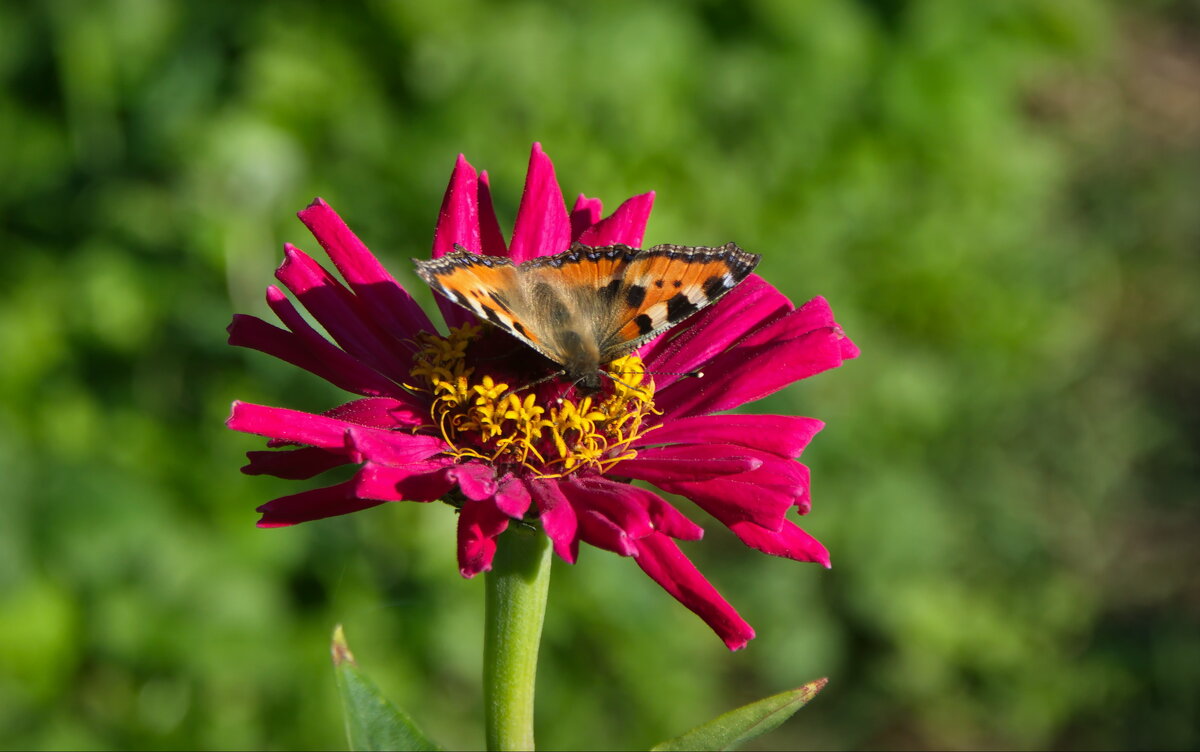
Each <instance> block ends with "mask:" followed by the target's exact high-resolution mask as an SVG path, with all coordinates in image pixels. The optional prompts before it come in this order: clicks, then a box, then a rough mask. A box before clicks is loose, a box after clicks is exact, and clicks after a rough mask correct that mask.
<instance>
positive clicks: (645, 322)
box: [633, 313, 654, 334]
mask: <svg viewBox="0 0 1200 752" xmlns="http://www.w3.org/2000/svg"><path fill="white" fill-rule="evenodd" d="M633 323H634V324H635V325H636V326H637V328H638V334H649V333H650V332H652V331H653V330H654V321H653V320H651V318H650V317H649V316H647V315H646V314H644V313H643V314H641V315H639V316H638V317H637V318H635V319H634V320H633Z"/></svg>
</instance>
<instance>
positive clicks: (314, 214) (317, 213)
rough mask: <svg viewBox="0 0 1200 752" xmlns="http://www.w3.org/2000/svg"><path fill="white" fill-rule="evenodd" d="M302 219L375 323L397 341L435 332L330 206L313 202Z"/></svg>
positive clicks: (304, 211) (417, 308) (413, 302)
mask: <svg viewBox="0 0 1200 752" xmlns="http://www.w3.org/2000/svg"><path fill="white" fill-rule="evenodd" d="M299 217H300V221H301V222H303V223H304V224H305V226H306V227H308V229H309V231H310V232H311V233H312V234H313V237H315V238H316V239H317V242H319V243H320V244H321V247H322V248H324V249H325V252H326V253H328V254H329V258H330V259H331V260H332V261H333V263H334V266H336V267H337V268H338V271H339V272H341V274H342V277H344V278H345V280H346V282H348V283H349V284H350V289H352V290H354V292H355V294H356V295H358V297H359V298H360V299H361V300H362V301H363V305H364V308H365V309H366V310H367V311H368V312H369V314H370V316H371V318H372V320H373V321H374V322H375V323H376V324H378V325H379V326H380V327H381V328H382V329H383V330H384V331H386V332H387V333H388V334H390V335H391V336H392V337H393V338H395V339H397V340H405V339H408V338H410V337H412V336H413V335H414V334H416V333H417V332H419V331H422V330H424V331H427V332H432V331H434V329H433V324H432V323H430V321H429V317H428V316H426V315H425V312H424V311H422V310H421V306H419V305H417V302H416V301H415V300H413V299H412V296H411V295H409V294H408V291H407V290H405V289H404V288H403V287H401V286H400V284H399V283H398V282H396V280H395V278H394V277H392V275H391V274H389V273H388V271H387V270H386V269H385V268H384V267H383V264H381V263H379V259H377V258H375V256H374V254H372V253H371V251H370V250H368V249H367V246H366V245H364V244H363V242H362V241H361V240H359V239H358V236H356V235H355V234H354V233H353V232H351V231H350V228H349V227H347V226H346V223H345V222H343V221H342V218H341V217H339V216H338V215H337V212H335V211H334V210H333V209H331V208H330V207H329V205H328V204H326V203H325V202H324V201H323V200H322V199H320V198H316V199H313V202H312V203H311V204H309V205H308V208H306V209H304V210H303V211H301V212H300V213H299Z"/></svg>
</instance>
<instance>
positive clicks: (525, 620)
mask: <svg viewBox="0 0 1200 752" xmlns="http://www.w3.org/2000/svg"><path fill="white" fill-rule="evenodd" d="M486 576H487V601H486V604H487V605H486V609H487V612H486V615H485V617H484V621H485V627H484V630H485V631H484V637H483V703H484V713H485V714H486V716H487V718H486V728H487V748H488V749H489V750H492V752H499V751H500V750H532V749H533V748H534V747H533V690H534V679H535V677H536V675H537V657H538V644H539V643H540V642H541V638H542V620H543V618H544V617H545V615H546V593H547V591H548V590H549V588H550V539H549V538H547V537H546V536H545V535H543V534H542V533H541V532H540V531H536V530H529V529H528V528H524V527H518V526H516V525H514V526H512V527H511V528H509V530H508V531H507V532H506V533H504V534H503V535H501V536H500V537H499V538H497V539H496V557H495V559H494V560H493V561H492V570H491V571H490V572H488V573H487V575H486Z"/></svg>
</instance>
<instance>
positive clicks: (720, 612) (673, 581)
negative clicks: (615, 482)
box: [635, 534, 754, 650]
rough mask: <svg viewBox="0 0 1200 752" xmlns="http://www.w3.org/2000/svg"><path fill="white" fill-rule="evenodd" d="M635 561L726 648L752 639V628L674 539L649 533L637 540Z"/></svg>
mask: <svg viewBox="0 0 1200 752" xmlns="http://www.w3.org/2000/svg"><path fill="white" fill-rule="evenodd" d="M637 549H638V555H637V558H636V559H635V561H636V562H637V564H638V566H639V567H641V568H642V571H643V572H645V573H646V574H648V575H650V579H652V580H654V581H655V582H657V583H658V584H659V585H661V586H662V588H663V589H664V590H666V591H667V592H668V593H670V594H671V595H672V596H673V597H674V598H675V599H676V600H678V601H679V602H680V603H682V604H683V605H684V606H687V607H688V608H689V609H690V610H691V611H692V612H693V613H695V614H696V615H697V616H699V617H700V618H701V619H703V620H704V623H705V624H707V625H708V626H709V627H710V628H711V629H712V630H713V631H714V632H716V633H717V636H718V637H720V638H721V640H722V641H723V642H724V643H725V645H726V647H728V648H729V649H730V650H740V649H742V648H744V647H746V643H747V642H749V641H750V640H753V639H754V629H753V628H751V626H750V625H749V624H747V623H746V621H745V620H744V619H742V617H741V616H739V615H738V612H737V611H735V610H734V608H733V606H731V605H729V602H728V601H726V600H725V599H724V598H722V597H721V594H720V593H718V592H717V589H716V588H715V587H713V586H712V583H710V582H709V581H708V580H707V579H705V577H704V575H702V574H700V570H698V569H696V566H695V565H694V564H692V562H691V561H689V560H688V558H687V557H686V556H684V555H683V552H682V551H680V550H679V547H678V546H676V545H675V543H674V541H672V540H671V539H670V538H668V537H667V536H665V535H658V534H655V535H652V536H650V537H648V538H643V539H642V540H639V541H637Z"/></svg>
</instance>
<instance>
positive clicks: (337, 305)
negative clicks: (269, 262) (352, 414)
mask: <svg viewBox="0 0 1200 752" xmlns="http://www.w3.org/2000/svg"><path fill="white" fill-rule="evenodd" d="M275 276H276V277H278V278H279V281H281V282H283V284H284V285H286V286H287V288H288V289H289V290H291V291H292V294H294V295H295V296H296V297H297V298H298V299H299V300H300V303H301V304H302V305H303V306H304V307H305V308H307V309H308V310H309V312H310V313H312V315H313V317H314V318H315V319H316V320H317V322H318V323H320V324H321V326H323V327H325V331H327V332H329V334H330V336H331V337H333V339H334V341H336V342H337V343H338V344H339V345H340V346H341V347H342V349H344V350H345V351H346V352H348V353H350V354H351V355H353V356H354V357H356V358H359V359H361V360H363V361H364V362H366V363H367V364H368V365H370V366H372V367H374V368H375V369H376V370H377V371H379V372H380V373H382V374H383V375H385V376H388V377H391V378H393V379H397V380H401V379H404V378H406V377H407V376H408V361H407V360H406V359H405V358H401V357H400V356H399V355H398V352H405V348H406V347H408V346H406V345H404V344H403V343H402V341H401V340H398V339H394V338H392V337H389V336H388V335H386V334H383V333H382V332H381V331H377V330H375V329H373V328H372V327H371V326H370V323H369V321H370V320H369V319H368V317H367V316H365V315H364V311H363V310H362V306H361V303H360V302H359V301H358V300H357V299H356V298H355V297H354V295H353V294H351V293H350V291H349V290H347V289H346V288H345V287H343V286H342V284H341V283H340V282H338V281H337V280H336V279H334V277H333V276H332V275H330V274H329V272H327V271H325V269H324V268H322V267H321V265H320V264H318V263H317V262H316V261H314V260H313V259H312V258H311V257H310V256H309V255H308V254H306V253H305V252H304V251H301V250H300V249H299V248H296V247H295V246H293V245H291V244H290V243H288V244H285V245H284V261H283V263H282V264H280V266H279V268H278V269H276V270H275Z"/></svg>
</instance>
